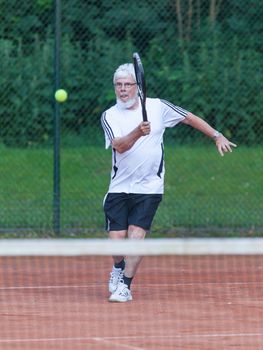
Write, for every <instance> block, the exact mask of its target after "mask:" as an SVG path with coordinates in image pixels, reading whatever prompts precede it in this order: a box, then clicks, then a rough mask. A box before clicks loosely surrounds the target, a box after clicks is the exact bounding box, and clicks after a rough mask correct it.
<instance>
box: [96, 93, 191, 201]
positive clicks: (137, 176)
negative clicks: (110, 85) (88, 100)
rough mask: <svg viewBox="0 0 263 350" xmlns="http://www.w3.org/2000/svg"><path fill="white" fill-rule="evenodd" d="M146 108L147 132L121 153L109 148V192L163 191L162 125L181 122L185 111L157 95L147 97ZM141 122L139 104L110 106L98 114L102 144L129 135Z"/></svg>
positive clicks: (163, 128) (170, 125)
mask: <svg viewBox="0 0 263 350" xmlns="http://www.w3.org/2000/svg"><path fill="white" fill-rule="evenodd" d="M146 110H147V115H148V120H149V121H150V122H151V132H150V134H149V135H146V136H142V137H140V138H139V139H138V140H137V141H136V142H135V144H134V145H133V146H132V148H131V149H129V150H128V151H126V152H124V153H121V154H120V153H118V152H117V151H116V150H115V149H112V171H111V181H110V185H109V191H108V192H110V193H121V192H124V193H141V194H162V193H163V191H164V173H165V168H164V152H163V134H164V131H165V128H167V127H173V126H175V125H176V124H178V123H179V122H180V121H182V120H183V119H184V118H185V117H186V116H187V114H188V111H186V110H184V109H182V108H180V107H177V106H174V105H173V104H172V103H170V102H168V101H165V100H160V99H157V98H147V100H146ZM141 121H142V112H141V106H139V107H138V108H137V109H136V110H129V109H120V108H119V107H118V106H117V105H114V106H113V107H111V108H109V109H108V110H106V111H105V112H104V113H103V114H102V117H101V123H102V127H103V129H104V133H105V142H106V144H105V147H106V148H108V147H109V146H110V145H111V141H112V140H113V139H114V138H116V137H122V136H126V135H127V134H129V133H130V132H131V131H132V130H134V129H135V128H136V127H137V126H138V125H139V124H140V123H141Z"/></svg>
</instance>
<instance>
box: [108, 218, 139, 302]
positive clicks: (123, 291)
mask: <svg viewBox="0 0 263 350" xmlns="http://www.w3.org/2000/svg"><path fill="white" fill-rule="evenodd" d="M145 234H146V231H145V230H144V229H142V228H141V227H138V226H135V225H130V226H129V229H128V239H144V237H145ZM141 261H142V256H126V257H125V270H124V274H123V276H122V278H120V279H119V282H118V286H117V289H116V291H115V292H114V293H112V295H111V296H110V298H109V301H116V302H126V301H130V300H132V295H131V291H130V285H131V282H132V279H133V277H134V276H135V274H136V271H137V269H138V267H139V265H140V262H141Z"/></svg>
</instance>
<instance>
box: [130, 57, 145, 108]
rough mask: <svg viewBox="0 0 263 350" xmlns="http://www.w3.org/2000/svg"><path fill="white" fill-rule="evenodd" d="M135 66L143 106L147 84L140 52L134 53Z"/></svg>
mask: <svg viewBox="0 0 263 350" xmlns="http://www.w3.org/2000/svg"><path fill="white" fill-rule="evenodd" d="M133 65H134V70H135V77H136V83H137V85H138V92H139V96H140V98H141V101H142V103H143V104H145V100H146V83H145V77H144V69H143V65H142V61H141V58H140V55H139V54H138V52H134V53H133Z"/></svg>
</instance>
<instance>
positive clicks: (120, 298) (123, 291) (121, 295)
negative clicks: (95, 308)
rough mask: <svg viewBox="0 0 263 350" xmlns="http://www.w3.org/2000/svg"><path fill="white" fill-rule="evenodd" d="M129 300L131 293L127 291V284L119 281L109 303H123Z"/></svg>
mask: <svg viewBox="0 0 263 350" xmlns="http://www.w3.org/2000/svg"><path fill="white" fill-rule="evenodd" d="M130 300H132V295H131V291H130V290H129V288H128V286H127V284H124V282H123V280H122V279H121V280H120V281H119V283H118V286H117V289H116V290H115V292H114V293H112V295H111V296H110V297H109V301H116V302H119V303H124V302H126V301H130Z"/></svg>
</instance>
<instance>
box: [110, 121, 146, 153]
mask: <svg viewBox="0 0 263 350" xmlns="http://www.w3.org/2000/svg"><path fill="white" fill-rule="evenodd" d="M150 132H151V126H150V122H141V123H140V124H139V125H138V126H137V127H136V128H135V129H134V130H132V131H131V132H130V133H129V134H128V135H126V136H122V137H116V138H114V139H113V140H112V141H111V146H112V148H114V149H115V150H116V151H117V152H118V153H124V152H126V151H128V150H129V149H131V148H132V146H133V145H134V144H135V142H136V141H137V140H138V139H139V138H140V137H142V136H146V135H148V134H149V133H150Z"/></svg>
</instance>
